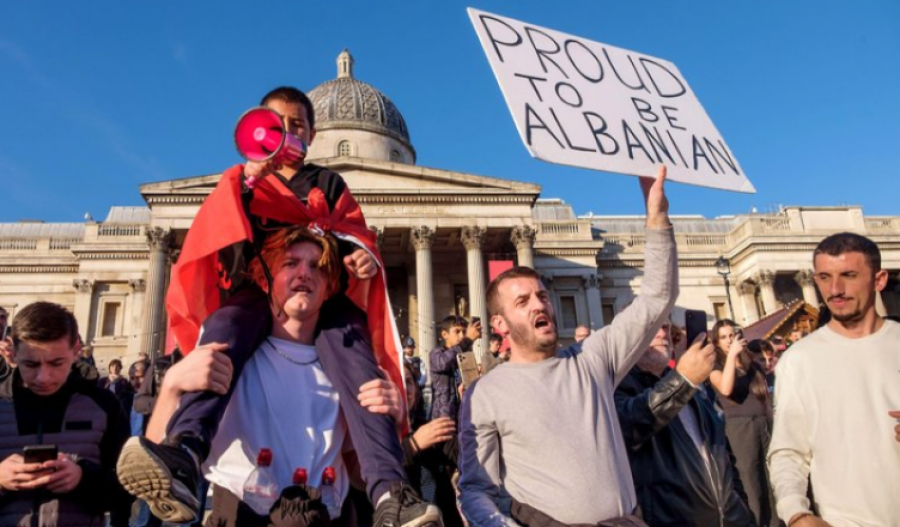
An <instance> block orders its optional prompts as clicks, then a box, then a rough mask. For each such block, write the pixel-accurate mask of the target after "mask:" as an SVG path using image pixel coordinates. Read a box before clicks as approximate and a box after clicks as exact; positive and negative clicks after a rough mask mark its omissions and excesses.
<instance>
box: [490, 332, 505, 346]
mask: <svg viewBox="0 0 900 527" xmlns="http://www.w3.org/2000/svg"><path fill="white" fill-rule="evenodd" d="M490 340H491V342H497V343H498V344H503V337H502V336H500V335H498V334H496V333H491V338H490Z"/></svg>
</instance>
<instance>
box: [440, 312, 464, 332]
mask: <svg viewBox="0 0 900 527" xmlns="http://www.w3.org/2000/svg"><path fill="white" fill-rule="evenodd" d="M468 325H469V321H468V320H466V319H465V318H463V317H460V316H457V315H447V316H446V317H444V320H441V323H440V324H438V330H439V331H441V332H444V331H447V332H449V331H450V330H451V329H453V328H455V327H460V328H465V327H467V326H468Z"/></svg>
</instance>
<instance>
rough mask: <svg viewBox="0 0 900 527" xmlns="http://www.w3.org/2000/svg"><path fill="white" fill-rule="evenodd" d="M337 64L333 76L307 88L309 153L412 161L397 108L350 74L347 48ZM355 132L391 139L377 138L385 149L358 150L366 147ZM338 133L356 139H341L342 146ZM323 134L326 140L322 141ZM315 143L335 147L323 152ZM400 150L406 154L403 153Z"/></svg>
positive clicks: (351, 70) (351, 64)
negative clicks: (312, 135) (312, 132)
mask: <svg viewBox="0 0 900 527" xmlns="http://www.w3.org/2000/svg"><path fill="white" fill-rule="evenodd" d="M337 64H338V76H337V78H336V79H334V80H330V81H327V82H324V83H322V84H320V85H318V86H316V87H315V88H313V89H312V91H310V92H309V98H310V100H311V101H312V103H313V110H314V112H315V116H316V122H315V126H316V132H317V136H316V141H314V144H313V146H312V147H311V151H310V154H311V155H312V156H313V157H334V156H340V155H352V156H357V157H375V158H384V159H385V160H389V161H397V162H406V163H412V162H414V161H415V151H414V150H413V148H412V144H411V143H410V140H409V129H408V128H407V127H406V121H405V120H404V119H403V116H402V115H401V114H400V110H398V109H397V107H396V106H395V105H394V103H393V102H391V100H390V99H388V98H387V96H385V95H384V94H383V93H381V92H380V91H379V90H377V89H375V88H374V87H372V86H371V85H369V84H366V83H365V82H362V81H360V80H358V79H355V78H353V57H352V56H351V55H350V52H349V51H347V50H346V49H345V50H344V51H343V52H341V54H340V55H339V56H338V59H337ZM358 132H368V133H369V134H377V135H381V136H386V138H385V139H387V138H389V139H392V141H389V142H384V141H382V142H381V143H382V144H381V146H382V147H384V149H386V150H387V151H386V152H371V151H361V150H370V149H367V148H359V147H360V146H364V145H360V144H359V140H358V136H359V133H358ZM348 134H349V135H348ZM342 135H344V136H347V137H349V138H351V139H353V137H354V136H355V137H356V140H351V139H348V140H347V141H349V142H347V141H345V143H344V145H343V146H339V145H340V144H341V139H340V138H339V136H342ZM326 137H327V138H328V140H327V141H322V139H325V138H326ZM316 143H319V144H322V143H328V145H327V146H328V147H329V150H334V148H332V147H337V148H338V150H335V151H334V152H325V151H322V148H316V146H318V145H316ZM332 143H333V144H332ZM351 143H352V144H351ZM348 145H350V146H348ZM323 146H325V145H323ZM369 146H372V145H369ZM316 150H318V151H316ZM401 151H402V152H403V153H405V154H407V155H406V156H405V157H404V156H403V153H401Z"/></svg>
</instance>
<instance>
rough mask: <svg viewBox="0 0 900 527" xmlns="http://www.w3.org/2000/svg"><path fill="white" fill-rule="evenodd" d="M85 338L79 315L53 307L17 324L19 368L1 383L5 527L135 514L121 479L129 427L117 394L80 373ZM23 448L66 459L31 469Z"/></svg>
mask: <svg viewBox="0 0 900 527" xmlns="http://www.w3.org/2000/svg"><path fill="white" fill-rule="evenodd" d="M77 336H78V327H77V323H76V321H75V317H74V316H73V315H72V313H71V312H69V311H68V310H66V309H65V308H64V307H62V306H60V305H58V304H53V303H50V302H36V303H34V304H31V305H29V306H26V307H25V308H23V309H22V310H21V311H19V313H18V314H17V315H16V319H15V321H14V322H13V326H12V339H13V350H12V354H13V357H14V359H15V364H16V368H14V369H13V371H12V372H11V374H10V375H9V376H7V377H6V378H5V379H3V380H2V381H0V416H2V418H0V423H2V424H0V459H2V461H0V489H2V490H0V525H29V524H34V525H38V524H39V525H41V526H44V527H51V526H62V527H65V526H81V525H102V524H103V522H104V515H105V513H106V512H107V511H111V510H117V511H120V510H122V509H123V508H125V507H126V506H130V503H131V497H130V496H129V495H128V493H127V492H125V489H123V488H122V486H121V485H120V484H119V482H118V480H117V479H116V475H115V464H116V459H117V458H118V456H119V452H120V451H121V449H122V446H123V445H124V444H125V441H126V440H127V439H128V421H127V419H126V418H125V415H124V413H123V411H122V408H121V406H120V405H119V402H118V401H117V400H116V398H115V396H114V395H113V394H111V393H110V392H109V391H108V390H102V389H100V388H99V387H97V384H96V381H87V380H85V379H84V378H83V377H82V376H81V375H80V374H79V373H78V372H77V371H76V370H73V368H72V365H73V363H74V362H75V360H76V358H77V355H78V350H77V346H76V342H77ZM23 445H55V446H56V447H57V449H58V454H57V456H56V458H55V459H51V460H48V461H44V462H41V463H26V462H25V457H24V452H23V448H22V447H23ZM114 524H115V523H114Z"/></svg>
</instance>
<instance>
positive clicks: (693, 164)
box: [469, 8, 756, 192]
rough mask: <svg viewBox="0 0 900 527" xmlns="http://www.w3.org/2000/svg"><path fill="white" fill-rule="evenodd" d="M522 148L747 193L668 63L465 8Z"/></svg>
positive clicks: (562, 160)
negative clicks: (663, 172) (663, 169)
mask: <svg viewBox="0 0 900 527" xmlns="http://www.w3.org/2000/svg"><path fill="white" fill-rule="evenodd" d="M469 17H470V18H471V19H472V23H473V24H474V25H475V31H476V33H478V38H479V39H480V40H481V45H482V47H483V48H484V51H485V53H486V54H487V56H488V60H489V61H490V63H491V68H492V69H493V70H494V75H495V76H496V77H497V81H498V82H499V83H500V89H501V90H502V91H503V96H504V98H505V99H506V103H507V105H508V106H509V109H510V111H512V114H513V119H514V120H515V122H516V127H517V128H518V130H519V135H520V136H521V137H522V141H523V142H524V143H525V146H526V148H528V151H529V152H530V153H531V155H532V156H534V157H537V158H538V159H542V160H544V161H549V162H551V163H558V164H562V165H571V166H577V167H583V168H591V169H596V170H604V171H609V172H618V173H622V174H630V175H634V176H652V175H655V174H656V167H657V166H658V165H659V164H660V163H664V164H665V165H666V166H667V167H668V169H669V170H668V178H669V179H670V180H673V181H679V182H681V183H688V184H692V185H699V186H703V187H713V188H719V189H725V190H733V191H737V192H756V190H755V189H754V188H753V184H751V183H750V180H748V179H747V177H746V175H745V174H744V171H743V170H742V169H741V166H740V164H738V162H737V159H736V158H735V157H734V154H732V153H731V149H730V148H728V145H727V144H726V143H725V140H724V139H723V138H722V136H721V134H719V132H718V131H717V130H716V127H715V125H714V124H713V123H712V120H710V118H709V116H708V115H706V111H704V109H703V106H701V105H700V101H698V100H697V97H695V96H694V92H693V91H691V88H690V86H688V83H687V81H685V80H684V77H682V75H681V73H680V72H679V71H678V68H676V67H675V65H674V64H672V63H671V62H668V61H665V60H662V59H658V58H655V57H651V56H648V55H643V54H640V53H636V52H634V51H628V50H625V49H621V48H616V47H613V46H609V45H607V44H601V43H599V42H593V41H590V40H586V39H583V38H579V37H575V36H572V35H567V34H565V33H560V32H559V31H553V30H551V29H546V28H542V27H539V26H535V25H532V24H527V23H525V22H520V21H518V20H513V19H510V18H505V17H501V16H498V15H493V14H491V13H486V12H484V11H478V10H476V9H472V8H469Z"/></svg>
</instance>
